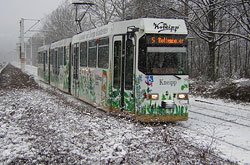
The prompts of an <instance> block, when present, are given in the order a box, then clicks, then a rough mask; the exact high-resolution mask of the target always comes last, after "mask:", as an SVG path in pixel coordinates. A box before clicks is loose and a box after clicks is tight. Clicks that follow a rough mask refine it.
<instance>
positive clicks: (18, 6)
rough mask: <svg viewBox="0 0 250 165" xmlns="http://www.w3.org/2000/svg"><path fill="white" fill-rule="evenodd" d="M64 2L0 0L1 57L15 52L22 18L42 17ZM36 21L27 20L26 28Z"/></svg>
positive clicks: (55, 0) (61, 0)
mask: <svg viewBox="0 0 250 165" xmlns="http://www.w3.org/2000/svg"><path fill="white" fill-rule="evenodd" d="M62 2H64V0H0V59H1V56H6V54H8V53H10V54H11V53H12V54H13V53H14V52H15V49H16V43H17V42H19V40H18V37H19V32H20V24H19V22H20V19H21V18H25V19H42V18H44V17H45V16H46V15H48V14H50V13H51V12H52V11H53V10H55V9H56V8H57V7H58V6H59V5H60V4H61V3H62ZM34 23H35V22H32V21H25V23H24V25H25V29H26V30H28V29H29V27H31V26H32V25H33V24H34ZM28 35H29V36H31V35H32V34H28Z"/></svg>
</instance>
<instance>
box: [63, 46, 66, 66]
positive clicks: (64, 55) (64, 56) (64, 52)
mask: <svg viewBox="0 0 250 165" xmlns="http://www.w3.org/2000/svg"><path fill="white" fill-rule="evenodd" d="M63 62H64V63H63V65H64V66H65V65H66V46H64V47H63Z"/></svg>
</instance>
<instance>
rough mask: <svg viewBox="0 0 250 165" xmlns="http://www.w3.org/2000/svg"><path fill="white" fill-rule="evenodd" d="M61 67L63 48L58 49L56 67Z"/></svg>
mask: <svg viewBox="0 0 250 165" xmlns="http://www.w3.org/2000/svg"><path fill="white" fill-rule="evenodd" d="M61 65H63V48H62V47H60V48H58V67H60V66H61Z"/></svg>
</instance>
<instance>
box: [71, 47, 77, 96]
mask: <svg viewBox="0 0 250 165" xmlns="http://www.w3.org/2000/svg"><path fill="white" fill-rule="evenodd" d="M73 49H74V50H73V84H72V85H73V89H72V94H73V95H75V96H79V44H74V48H73Z"/></svg>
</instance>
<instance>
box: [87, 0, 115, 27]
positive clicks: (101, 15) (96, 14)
mask: <svg viewBox="0 0 250 165" xmlns="http://www.w3.org/2000/svg"><path fill="white" fill-rule="evenodd" d="M93 2H94V3H95V5H94V6H93V7H91V9H90V14H89V15H90V19H91V20H90V22H92V23H93V24H94V26H100V25H106V24H108V23H109V22H113V21H114V12H115V7H114V6H113V5H112V2H111V0H94V1H93Z"/></svg>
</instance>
